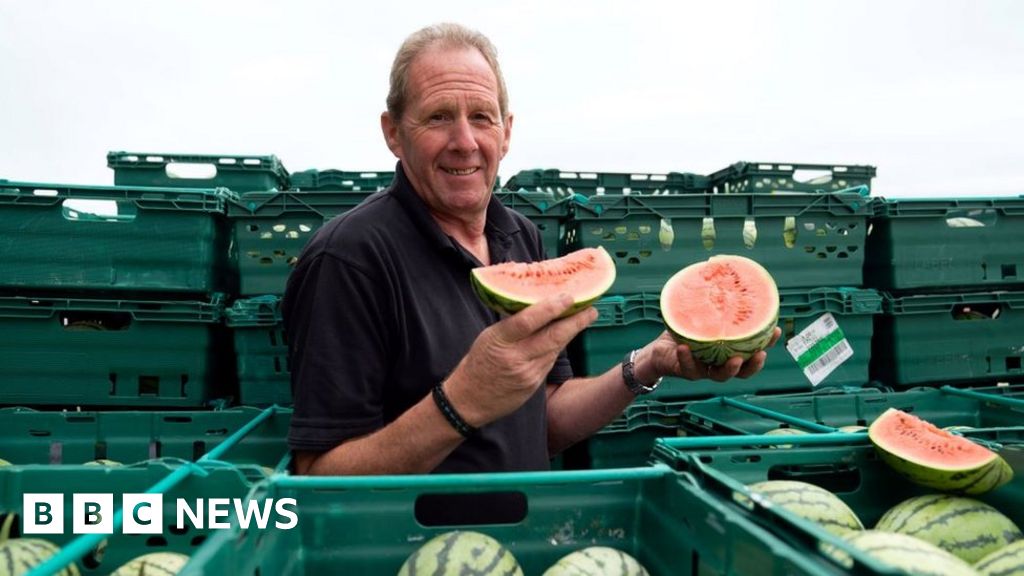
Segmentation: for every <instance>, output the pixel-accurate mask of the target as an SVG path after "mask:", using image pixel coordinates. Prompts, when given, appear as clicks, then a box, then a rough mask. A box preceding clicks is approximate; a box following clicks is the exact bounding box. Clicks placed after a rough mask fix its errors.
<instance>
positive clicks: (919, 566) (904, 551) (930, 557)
mask: <svg viewBox="0 0 1024 576" xmlns="http://www.w3.org/2000/svg"><path fill="white" fill-rule="evenodd" d="M846 541H847V542H849V543H850V545H852V546H853V547H854V548H856V549H857V550H859V551H861V552H862V553H863V554H865V555H867V556H870V557H871V558H873V559H875V560H877V561H879V562H882V563H884V564H888V565H890V566H893V567H896V568H901V569H903V570H906V571H908V572H909V573H912V574H922V575H932V576H977V572H975V571H974V569H973V568H971V566H970V564H968V563H966V562H964V561H963V560H960V559H959V558H957V557H956V556H953V555H952V554H950V553H949V552H946V551H945V550H942V549H941V548H938V547H937V546H934V545H932V544H929V543H927V542H924V541H923V540H919V539H917V538H914V537H913V536H907V535H905V534H896V533H893V532H883V531H880V530H864V531H862V532H853V533H851V534H850V535H849V536H847V537H846ZM836 551H837V552H838V549H837V550H836Z"/></svg>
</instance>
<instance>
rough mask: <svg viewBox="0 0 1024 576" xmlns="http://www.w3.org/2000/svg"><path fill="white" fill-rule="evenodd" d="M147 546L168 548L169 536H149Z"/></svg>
mask: <svg viewBox="0 0 1024 576" xmlns="http://www.w3.org/2000/svg"><path fill="white" fill-rule="evenodd" d="M170 527H171V526H168V528H170ZM146 546H148V547H150V548H166V547H167V538H164V537H163V536H150V537H149V538H146Z"/></svg>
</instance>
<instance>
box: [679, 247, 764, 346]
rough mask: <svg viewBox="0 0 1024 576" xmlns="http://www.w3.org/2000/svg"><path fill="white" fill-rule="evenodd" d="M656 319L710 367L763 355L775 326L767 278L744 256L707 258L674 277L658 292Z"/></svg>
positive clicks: (759, 267)
mask: <svg viewBox="0 0 1024 576" xmlns="http://www.w3.org/2000/svg"><path fill="white" fill-rule="evenodd" d="M661 316H662V318H663V319H664V320H665V325H666V326H668V329H669V331H670V332H671V333H672V335H673V336H674V337H675V339H676V340H677V341H678V342H680V343H683V344H686V345H688V346H689V347H690V351H691V352H692V353H693V355H694V357H696V358H697V359H699V360H701V361H702V362H705V363H707V364H711V365H719V364H724V363H725V362H726V360H728V359H729V358H730V357H732V356H741V357H743V358H750V356H751V355H752V354H753V353H754V352H757V351H758V350H764V348H765V347H766V346H767V345H768V342H769V341H770V340H771V338H772V333H773V332H774V331H775V325H776V324H777V323H778V321H779V291H778V289H777V288H776V286H775V280H774V279H773V278H772V276H771V274H769V273H768V271H767V270H765V269H764V267H762V266H761V265H760V264H758V263H757V262H754V261H753V260H751V259H749V258H744V257H743V256H724V255H723V256H712V257H711V258H710V259H708V260H707V261H705V262H698V263H696V264H691V265H690V266H687V267H686V268H683V269H682V270H680V271H679V272H677V273H676V274H675V275H674V276H672V278H670V279H669V281H668V282H666V283H665V287H664V288H662V290H661Z"/></svg>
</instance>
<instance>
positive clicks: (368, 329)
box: [283, 254, 389, 452]
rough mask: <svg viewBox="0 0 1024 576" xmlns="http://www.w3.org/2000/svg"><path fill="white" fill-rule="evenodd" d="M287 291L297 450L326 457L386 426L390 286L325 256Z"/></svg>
mask: <svg viewBox="0 0 1024 576" xmlns="http://www.w3.org/2000/svg"><path fill="white" fill-rule="evenodd" d="M293 274H294V275H295V277H294V278H292V279H290V282H289V284H288V290H287V291H286V293H285V302H284V306H283V309H284V314H285V331H286V333H287V335H288V338H289V342H288V344H289V360H290V368H291V379H292V380H291V382H292V397H293V401H294V411H293V415H292V420H291V429H290V431H289V435H288V443H289V446H290V447H291V448H292V449H293V450H308V451H315V452H324V451H327V450H330V449H332V448H334V447H335V446H337V445H339V444H341V443H342V442H344V441H345V440H348V439H351V438H354V437H357V436H362V435H365V434H368V433H370V432H373V431H375V430H377V429H379V428H381V427H382V426H383V408H382V407H383V401H382V396H383V393H384V390H383V387H384V383H385V381H386V378H387V366H386V362H385V361H384V358H386V357H387V355H386V350H387V338H386V336H385V331H386V330H385V328H384V327H383V326H382V324H383V323H384V322H386V320H385V319H386V318H387V317H389V314H388V313H387V312H386V311H385V310H384V308H386V306H384V305H383V304H382V303H383V302H385V301H386V296H384V295H383V294H382V292H386V289H384V287H383V286H382V285H383V284H386V283H384V282H381V281H376V282H375V281H374V279H373V278H371V277H370V276H368V275H367V273H365V272H364V271H363V270H361V269H360V268H359V267H357V266H356V265H353V264H350V263H346V262H344V261H343V260H341V259H339V258H337V257H334V256H331V255H329V254H322V255H320V256H318V257H316V258H314V259H313V260H312V261H311V262H310V263H309V264H308V266H306V267H305V268H304V269H302V270H300V269H298V268H297V269H296V270H295V272H294V273H293Z"/></svg>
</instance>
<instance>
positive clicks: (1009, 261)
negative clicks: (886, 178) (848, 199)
mask: <svg viewBox="0 0 1024 576" xmlns="http://www.w3.org/2000/svg"><path fill="white" fill-rule="evenodd" d="M874 210H875V214H874V217H873V218H872V221H871V233H870V234H869V235H868V241H867V246H868V256H867V260H866V262H865V270H864V273H865V279H866V281H867V282H868V283H870V285H872V286H875V287H878V288H882V289H886V290H893V291H907V290H919V289H929V290H938V289H944V290H947V291H949V290H952V289H960V290H970V289H973V290H979V291H980V290H995V289H1007V288H1013V287H1017V288H1020V287H1024V236H1022V235H1021V228H1022V227H1024V196H1016V197H1006V198H906V199H898V200H897V199H883V198H876V199H875V200H874Z"/></svg>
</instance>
